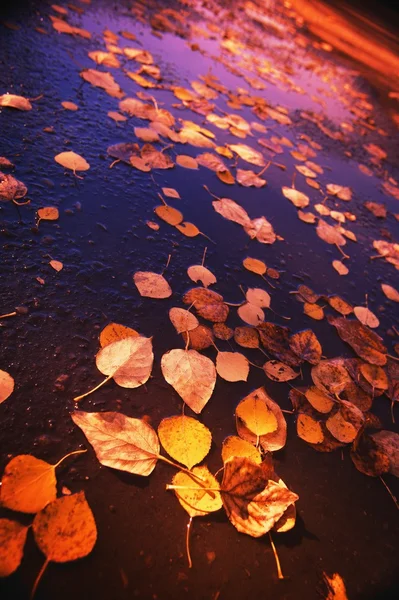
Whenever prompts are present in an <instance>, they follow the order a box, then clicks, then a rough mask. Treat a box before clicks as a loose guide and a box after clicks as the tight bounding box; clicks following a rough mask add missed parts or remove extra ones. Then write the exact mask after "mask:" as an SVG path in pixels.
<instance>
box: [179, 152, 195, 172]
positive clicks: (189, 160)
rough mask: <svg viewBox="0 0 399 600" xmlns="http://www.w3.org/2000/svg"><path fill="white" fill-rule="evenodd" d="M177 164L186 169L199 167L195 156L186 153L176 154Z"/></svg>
mask: <svg viewBox="0 0 399 600" xmlns="http://www.w3.org/2000/svg"><path fill="white" fill-rule="evenodd" d="M176 164H177V165H180V166H181V167H184V168H185V169H198V163H197V161H196V160H195V158H193V157H192V156H187V155H186V154H178V155H177V156H176Z"/></svg>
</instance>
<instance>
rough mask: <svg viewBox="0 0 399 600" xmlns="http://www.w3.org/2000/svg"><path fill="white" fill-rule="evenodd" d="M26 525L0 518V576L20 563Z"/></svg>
mask: <svg viewBox="0 0 399 600" xmlns="http://www.w3.org/2000/svg"><path fill="white" fill-rule="evenodd" d="M27 534H28V527H25V525H21V524H20V523H17V521H11V520H10V519H0V577H8V576H9V575H11V573H14V571H16V570H17V569H18V567H19V565H20V564H21V560H22V556H23V553H24V546H25V540H26V536H27Z"/></svg>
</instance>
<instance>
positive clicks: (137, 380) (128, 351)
mask: <svg viewBox="0 0 399 600" xmlns="http://www.w3.org/2000/svg"><path fill="white" fill-rule="evenodd" d="M153 361H154V355H153V353H152V338H146V337H143V336H136V337H126V338H123V339H119V340H117V341H116V342H111V343H110V344H108V345H107V346H104V348H102V349H101V350H100V351H99V352H98V354H97V356H96V365H97V369H98V370H99V371H101V373H103V374H104V375H107V376H108V378H110V377H112V378H113V379H114V381H115V383H117V384H118V385H120V386H121V387H123V388H137V387H139V386H140V385H143V384H144V383H145V382H146V381H148V379H149V377H150V375H151V371H152V364H153Z"/></svg>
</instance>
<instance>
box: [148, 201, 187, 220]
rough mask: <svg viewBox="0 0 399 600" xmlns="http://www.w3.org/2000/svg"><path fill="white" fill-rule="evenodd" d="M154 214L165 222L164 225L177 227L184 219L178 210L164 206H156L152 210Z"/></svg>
mask: <svg viewBox="0 0 399 600" xmlns="http://www.w3.org/2000/svg"><path fill="white" fill-rule="evenodd" d="M154 212H155V214H156V215H157V216H158V217H159V218H160V219H162V220H163V221H166V223H168V224H169V225H178V224H179V223H181V222H182V221H183V218H184V217H183V215H182V213H181V212H180V211H179V210H177V209H176V208H173V207H172V206H167V205H164V204H161V205H160V206H156V207H155V208H154Z"/></svg>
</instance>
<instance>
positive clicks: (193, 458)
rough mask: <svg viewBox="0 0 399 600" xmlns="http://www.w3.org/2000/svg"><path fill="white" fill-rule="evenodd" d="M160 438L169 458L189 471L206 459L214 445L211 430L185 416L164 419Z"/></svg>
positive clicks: (159, 434) (159, 430) (159, 431)
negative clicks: (212, 444)
mask: <svg viewBox="0 0 399 600" xmlns="http://www.w3.org/2000/svg"><path fill="white" fill-rule="evenodd" d="M158 436H159V439H160V442H161V444H162V446H163V447H164V449H165V450H166V452H167V453H168V454H169V456H171V457H172V458H174V459H175V460H177V461H179V462H180V463H181V464H182V465H184V466H186V467H187V468H188V469H192V467H193V466H194V465H196V464H198V463H200V462H201V461H202V460H203V459H204V458H205V456H206V455H207V454H208V452H209V450H210V448H211V443H212V435H211V432H210V431H209V429H208V428H207V427H205V425H203V424H202V423H200V422H199V421H197V419H193V418H192V417H186V416H185V415H182V416H175V417H168V418H166V419H163V420H162V421H161V423H160V424H159V427H158Z"/></svg>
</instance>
